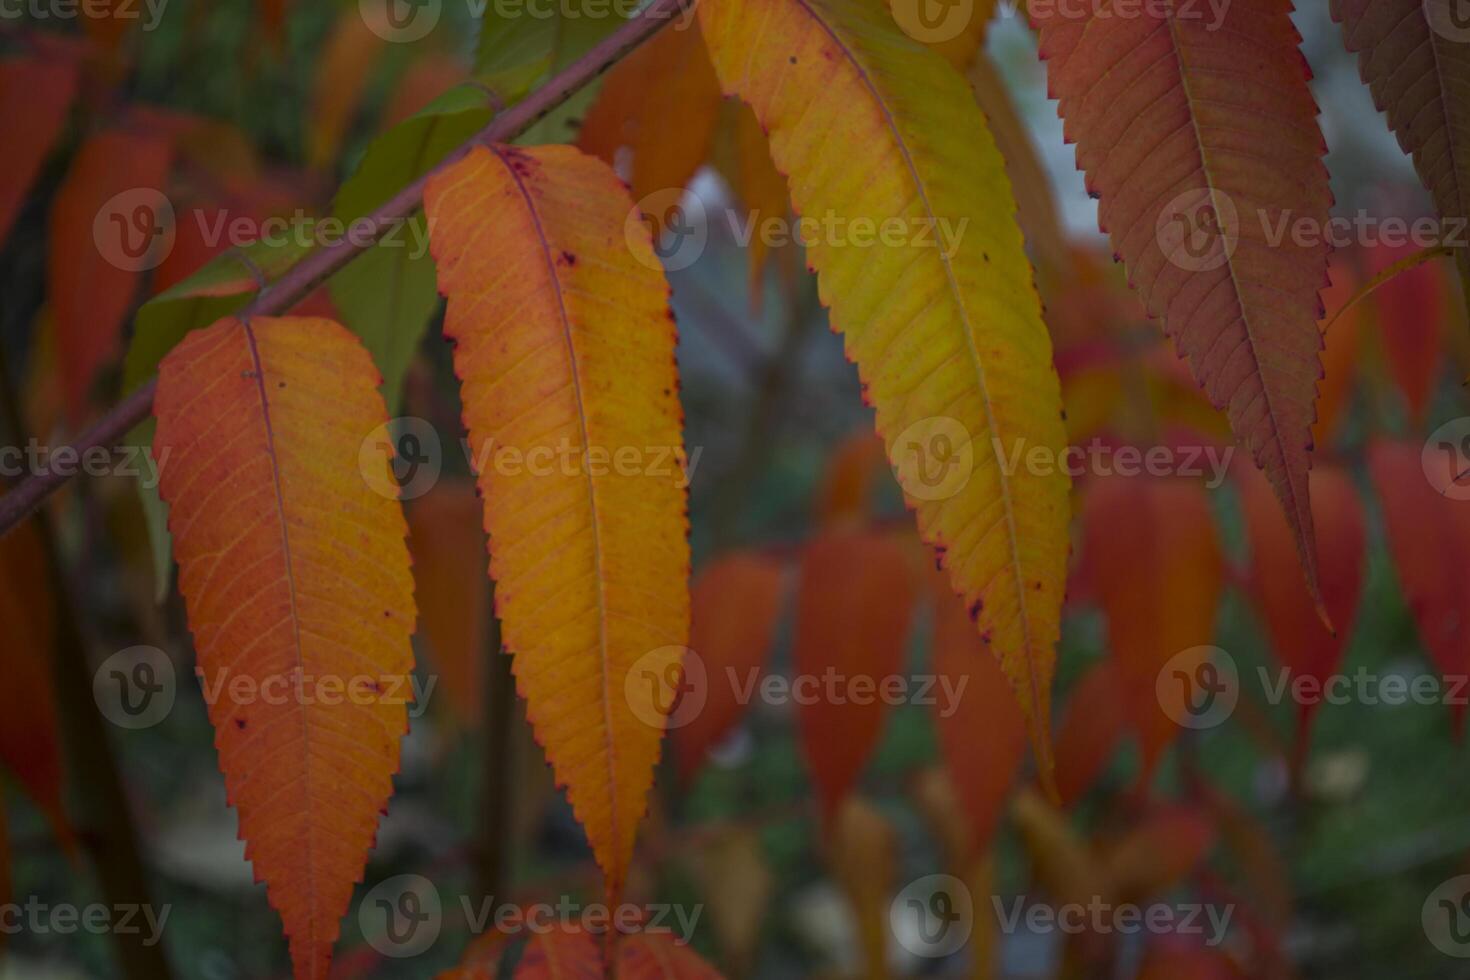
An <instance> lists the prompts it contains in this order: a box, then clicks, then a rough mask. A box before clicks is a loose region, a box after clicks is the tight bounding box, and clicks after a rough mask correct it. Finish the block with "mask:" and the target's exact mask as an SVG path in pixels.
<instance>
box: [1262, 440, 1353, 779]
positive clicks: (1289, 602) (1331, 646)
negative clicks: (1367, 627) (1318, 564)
mask: <svg viewBox="0 0 1470 980" xmlns="http://www.w3.org/2000/svg"><path fill="white" fill-rule="evenodd" d="M1236 476H1237V480H1236V485H1237V486H1238V487H1239V489H1240V499H1241V506H1242V509H1243V510H1244V511H1245V531H1246V540H1247V541H1248V542H1249V545H1250V572H1249V575H1250V578H1249V582H1250V592H1251V598H1252V600H1253V601H1254V603H1255V606H1256V609H1257V610H1258V611H1259V613H1260V615H1261V618H1262V619H1263V620H1264V621H1265V626H1266V631H1267V635H1268V636H1269V637H1270V639H1271V649H1272V652H1274V653H1275V654H1276V659H1277V660H1278V661H1279V662H1280V663H1281V664H1282V665H1283V666H1285V667H1286V668H1288V669H1289V670H1290V671H1291V674H1292V676H1293V678H1295V677H1310V678H1314V679H1315V680H1317V681H1318V682H1321V683H1326V682H1327V681H1328V680H1329V679H1330V678H1331V676H1332V675H1333V674H1335V673H1337V671H1338V668H1339V665H1340V664H1341V663H1342V656H1343V653H1344V651H1345V650H1346V649H1347V644H1348V642H1349V640H1350V639H1351V637H1352V631H1353V621H1354V620H1355V619H1356V618H1357V613H1358V599H1359V597H1360V596H1361V595H1362V591H1363V576H1364V571H1365V569H1364V566H1365V565H1366V562H1367V555H1366V551H1365V548H1366V544H1367V529H1366V519H1365V517H1364V514H1363V505H1362V503H1361V502H1359V500H1358V491H1357V489H1356V488H1355V487H1354V486H1353V481H1352V477H1351V476H1350V475H1349V474H1348V473H1347V472H1345V471H1344V470H1342V469H1340V468H1338V467H1335V466H1319V467H1317V468H1316V469H1315V470H1314V471H1313V473H1312V516H1313V518H1314V519H1315V521H1316V525H1317V527H1318V528H1320V529H1321V530H1322V538H1321V543H1320V546H1319V547H1320V549H1321V555H1322V598H1323V601H1325V602H1326V603H1327V612H1328V614H1329V615H1331V617H1332V623H1333V626H1335V627H1336V632H1335V633H1334V632H1328V630H1327V628H1326V627H1325V626H1323V625H1322V623H1321V621H1320V620H1319V619H1317V617H1316V616H1314V615H1313V614H1312V611H1311V603H1310V602H1309V601H1308V596H1307V591H1306V588H1305V586H1303V585H1302V581H1301V576H1299V575H1295V574H1292V569H1291V567H1290V558H1291V553H1292V550H1293V549H1292V544H1291V532H1290V530H1289V529H1288V528H1287V526H1286V522H1285V520H1283V519H1282V516H1281V513H1280V510H1279V509H1278V508H1277V507H1276V506H1275V505H1274V504H1273V503H1272V501H1271V488H1270V487H1269V486H1267V485H1266V482H1265V480H1264V479H1263V478H1262V477H1261V476H1260V474H1258V473H1256V472H1254V471H1249V470H1246V469H1245V468H1244V467H1242V468H1240V469H1239V471H1238V472H1237V474H1236ZM1319 703H1320V702H1319V701H1317V700H1315V699H1309V700H1307V701H1304V702H1302V703H1301V705H1300V706H1299V711H1298V717H1299V722H1300V732H1299V733H1298V738H1299V739H1301V740H1302V742H1301V745H1302V751H1304V750H1305V743H1306V739H1307V734H1306V732H1307V729H1308V727H1309V726H1310V724H1311V718H1312V714H1313V711H1314V710H1315V708H1316V707H1317V705H1318V704H1319Z"/></svg>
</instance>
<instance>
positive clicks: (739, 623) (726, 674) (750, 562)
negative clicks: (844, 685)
mask: <svg viewBox="0 0 1470 980" xmlns="http://www.w3.org/2000/svg"><path fill="white" fill-rule="evenodd" d="M782 578H783V570H782V568H781V565H780V563H779V562H777V561H776V560H775V559H772V558H766V557H764V556H761V555H759V554H755V553H749V554H733V555H728V556H726V557H724V558H721V559H718V560H716V561H714V562H711V563H710V564H709V565H708V566H706V567H705V568H703V569H701V570H700V573H699V575H698V576H696V578H695V580H694V588H693V590H692V591H691V594H690V610H691V615H692V617H693V618H692V621H691V623H690V632H689V648H690V649H691V650H693V651H694V653H695V655H696V656H697V657H698V658H699V663H700V665H701V667H702V668H703V672H704V680H703V683H702V685H701V686H702V688H703V690H704V691H705V692H706V697H705V701H704V704H703V707H702V708H700V709H699V710H697V711H696V712H695V713H694V714H693V716H692V717H691V718H690V719H689V721H688V722H687V723H685V724H683V725H682V726H681V727H678V728H675V729H674V734H673V736H672V737H673V743H674V745H673V749H674V755H675V758H676V760H677V762H678V766H679V778H680V779H681V780H683V781H684V782H686V783H687V782H688V781H689V780H690V779H692V778H693V777H694V774H695V773H696V772H697V771H698V770H699V767H700V765H701V764H702V763H703V762H704V758H705V754H706V753H707V752H708V751H709V749H710V747H711V746H713V745H715V744H717V743H718V742H719V741H720V739H721V738H723V737H724V735H725V733H726V732H728V731H729V730H730V728H731V727H733V726H734V725H735V723H736V722H737V721H739V720H740V716H741V715H742V714H743V713H744V712H745V710H746V709H747V708H748V707H749V705H748V704H747V703H744V702H742V701H741V700H740V698H739V695H740V692H741V691H743V690H746V689H747V688H746V685H747V684H751V685H753V684H755V683H757V681H758V680H759V677H760V670H761V665H762V664H763V663H764V662H765V659H766V656H767V655H768V654H769V653H770V650H771V642H772V640H773V638H774V634H775V631H776V620H777V617H778V616H779V615H780V612H781V584H782ZM686 670H687V667H686ZM751 689H752V690H753V689H754V688H751ZM680 707H681V706H676V707H675V708H674V710H673V712H672V714H671V716H670V719H671V720H670V727H673V726H674V725H675V724H676V723H677V722H679V721H681V720H682V719H683V712H681V710H680Z"/></svg>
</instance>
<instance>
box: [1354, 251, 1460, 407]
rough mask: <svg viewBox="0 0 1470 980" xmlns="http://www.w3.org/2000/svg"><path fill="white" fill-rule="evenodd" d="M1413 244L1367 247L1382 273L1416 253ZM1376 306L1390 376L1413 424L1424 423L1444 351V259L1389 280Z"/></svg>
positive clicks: (1370, 261) (1373, 264) (1370, 262)
mask: <svg viewBox="0 0 1470 980" xmlns="http://www.w3.org/2000/svg"><path fill="white" fill-rule="evenodd" d="M1417 251H1418V249H1417V248H1416V247H1415V246H1414V245H1406V246H1404V247H1402V248H1390V247H1389V246H1387V245H1380V246H1378V247H1377V248H1373V249H1369V250H1368V265H1369V269H1370V271H1371V272H1372V273H1374V274H1377V273H1379V272H1381V271H1383V270H1384V269H1387V268H1388V267H1389V266H1391V265H1393V264H1394V263H1396V262H1400V261H1402V260H1403V259H1406V258H1408V257H1409V256H1411V255H1413V254H1415V253H1416V252H1417ZM1373 310H1374V315H1375V316H1376V317H1377V320H1378V329H1379V332H1380V335H1381V336H1382V338H1383V347H1384V351H1385V353H1387V355H1388V369H1389V374H1391V375H1392V376H1393V381H1394V384H1395V385H1397V386H1398V389H1399V391H1401V392H1403V395H1404V400H1405V401H1406V402H1407V403H1408V406H1409V419H1410V422H1411V424H1413V425H1415V426H1418V425H1419V424H1420V423H1422V422H1423V421H1424V407H1425V405H1427V404H1428V402H1429V395H1430V393H1431V392H1432V391H1433V390H1434V382H1435V380H1436V378H1437V377H1438V374H1439V369H1440V365H1441V363H1442V360H1443V354H1444V333H1445V330H1444V327H1445V318H1446V315H1447V313H1448V311H1449V286H1448V283H1446V282H1445V268H1444V264H1443V263H1441V262H1425V263H1423V264H1422V265H1418V266H1415V267H1414V268H1412V269H1409V270H1407V271H1405V272H1402V273H1399V274H1398V275H1396V276H1394V277H1392V278H1391V279H1388V280H1387V281H1386V282H1384V283H1383V284H1382V285H1381V286H1379V287H1378V289H1377V291H1375V292H1374V294H1373Z"/></svg>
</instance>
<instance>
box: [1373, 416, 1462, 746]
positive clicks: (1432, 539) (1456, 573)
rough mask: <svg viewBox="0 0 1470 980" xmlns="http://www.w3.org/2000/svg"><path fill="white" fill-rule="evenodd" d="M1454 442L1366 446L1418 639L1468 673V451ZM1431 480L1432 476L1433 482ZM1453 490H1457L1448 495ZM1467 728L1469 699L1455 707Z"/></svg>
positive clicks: (1447, 667) (1441, 664) (1455, 671)
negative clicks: (1463, 464)
mask: <svg viewBox="0 0 1470 980" xmlns="http://www.w3.org/2000/svg"><path fill="white" fill-rule="evenodd" d="M1456 449H1458V447H1457V446H1454V445H1449V446H1445V445H1432V446H1429V447H1427V451H1424V450H1421V448H1420V446H1419V445H1418V444H1417V443H1407V442H1393V441H1389V440H1385V439H1380V440H1377V441H1375V442H1373V443H1370V444H1369V447H1368V473H1369V475H1370V476H1371V477H1372V480H1373V486H1374V488H1375V489H1376V490H1377V492H1378V499H1379V501H1380V503H1381V504H1382V506H1383V523H1384V527H1385V530H1386V531H1387V535H1388V552H1389V555H1390V556H1391V557H1392V558H1393V564H1394V568H1395V569H1396V570H1397V572H1398V578H1399V588H1400V589H1402V590H1403V594H1404V600H1405V602H1406V603H1407V604H1408V607H1409V612H1410V613H1411V614H1412V615H1413V617H1414V622H1415V624H1416V625H1417V626H1418V627H1419V642H1420V643H1422V644H1423V645H1424V649H1425V650H1426V651H1427V652H1428V654H1429V657H1430V659H1431V660H1432V661H1433V662H1434V664H1435V666H1437V667H1438V668H1439V670H1440V673H1441V674H1443V675H1444V676H1445V677H1447V678H1448V677H1460V676H1462V675H1464V674H1466V673H1470V630H1467V629H1465V626H1464V622H1465V610H1466V609H1467V608H1470V565H1467V564H1466V562H1465V555H1467V554H1470V507H1467V506H1466V503H1465V500H1464V499H1462V497H1463V495H1464V490H1463V487H1464V482H1463V473H1460V472H1457V470H1458V467H1459V465H1460V464H1459V462H1458V461H1459V460H1461V459H1463V458H1464V457H1463V456H1462V455H1459V454H1457V453H1456V452H1455V450H1456ZM1431 480H1432V481H1433V482H1431ZM1446 490H1449V491H1451V492H1453V493H1454V494H1455V496H1449V495H1447V494H1446V492H1445V491H1446ZM1450 712H1451V717H1452V719H1453V720H1454V725H1455V730H1456V731H1457V732H1460V731H1463V729H1464V724H1465V705H1464V703H1463V699H1461V700H1460V701H1459V703H1456V704H1453V705H1452V706H1451V709H1450Z"/></svg>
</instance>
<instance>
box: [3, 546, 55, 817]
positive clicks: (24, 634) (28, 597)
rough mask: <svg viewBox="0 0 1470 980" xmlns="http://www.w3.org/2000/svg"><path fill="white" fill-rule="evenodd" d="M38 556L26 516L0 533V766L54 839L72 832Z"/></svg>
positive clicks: (48, 600)
mask: <svg viewBox="0 0 1470 980" xmlns="http://www.w3.org/2000/svg"><path fill="white" fill-rule="evenodd" d="M46 583H47V575H46V555H45V551H44V549H43V547H42V542H41V536H40V532H39V530H38V529H37V527H36V524H35V522H34V521H26V522H25V523H23V524H20V525H17V526H16V528H15V529H14V530H12V531H10V532H9V533H7V534H6V535H5V536H4V537H3V538H0V631H3V634H4V636H5V638H6V657H5V690H6V693H7V697H6V698H5V703H4V705H3V706H0V764H3V765H4V766H5V769H6V770H7V771H8V772H9V773H10V774H11V775H13V776H14V777H15V778H16V779H17V780H18V781H19V782H20V784H21V786H23V787H25V790H26V792H27V793H29V794H30V797H31V799H32V800H34V801H35V803H36V805H37V806H39V807H40V808H41V810H42V812H44V813H45V814H46V818H47V819H48V820H50V821H51V824H52V826H53V827H54V828H55V831H56V834H57V837H58V838H59V839H60V840H62V841H63V842H65V843H68V844H69V843H70V842H71V840H72V834H71V830H70V826H71V825H70V823H69V822H68V821H67V817H66V807H65V805H64V803H63V802H62V784H61V748H60V745H59V742H58V738H59V736H58V732H59V730H60V729H59V728H58V722H57V717H56V692H55V689H54V686H53V682H52V671H53V670H54V669H55V667H54V663H53V659H52V658H53V657H54V655H55V654H54V650H55V646H56V615H55V601H54V600H53V598H52V596H51V592H50V589H49V588H48V587H47V584H46Z"/></svg>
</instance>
